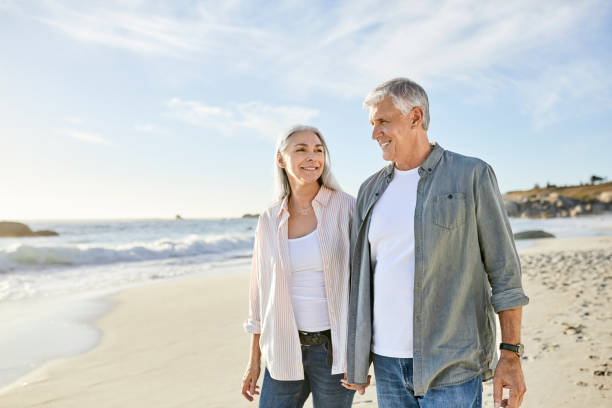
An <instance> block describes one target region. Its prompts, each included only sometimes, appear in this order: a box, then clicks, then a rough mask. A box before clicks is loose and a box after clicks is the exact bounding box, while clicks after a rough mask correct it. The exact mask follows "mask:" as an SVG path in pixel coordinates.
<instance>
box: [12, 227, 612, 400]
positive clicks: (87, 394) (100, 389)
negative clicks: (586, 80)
mask: <svg viewBox="0 0 612 408" xmlns="http://www.w3.org/2000/svg"><path fill="white" fill-rule="evenodd" d="M600 252H603V253H604V256H608V258H604V259H609V257H610V255H609V254H610V253H611V252H612V236H610V235H602V236H590V237H577V238H551V239H540V240H534V242H533V245H530V246H529V247H527V248H522V249H519V254H520V255H521V259H522V261H523V263H524V268H523V269H524V278H523V283H524V286H525V290H526V292H527V295H528V296H529V297H530V299H531V302H530V305H528V306H527V307H526V309H525V311H524V320H523V335H524V340H523V342H524V343H525V345H526V350H527V351H526V357H527V359H525V360H524V362H523V368H524V371H525V377H526V380H527V388H528V392H527V395H526V397H525V402H524V404H523V406H524V407H540V406H548V405H555V406H568V407H570V406H582V405H587V406H603V405H601V403H602V401H606V399H605V398H606V393H609V392H610V391H609V390H610V387H611V384H610V380H611V378H612V377H611V376H610V375H609V374H605V369H604V376H598V375H597V374H594V373H595V372H598V371H601V367H606V366H604V364H612V361H610V360H612V350H611V348H610V346H609V345H608V344H609V340H610V339H611V336H612V333H610V330H609V328H608V326H606V324H605V322H606V321H609V320H605V319H607V318H609V317H610V316H609V313H610V312H608V311H607V309H609V305H610V304H611V302H610V298H609V292H610V291H609V289H607V292H606V287H605V286H603V287H602V286H601V285H602V284H603V285H605V282H606V281H607V279H608V278H610V279H612V273H611V272H612V271H610V270H608V269H606V271H605V273H604V275H605V276H600V275H601V273H597V274H591V275H589V276H588V278H587V277H586V276H585V278H584V279H581V274H584V273H589V270H590V269H589V267H588V265H586V266H585V265H582V264H581V263H580V259H582V258H581V257H583V256H586V255H585V254H594V255H593V256H599V255H598V253H600ZM558 254H562V255H563V256H565V257H567V259H569V260H570V261H559V260H558V258H555V257H557V255H558ZM606 254H607V255H606ZM589 256H590V255H589ZM572 257H573V258H572ZM593 259H595V261H596V260H597V259H598V258H593ZM559 262H560V263H559ZM563 262H565V263H563ZM568 262H569V263H568ZM572 262H573V263H572ZM606 262H608V261H606ZM566 264H567V265H569V266H570V267H571V268H579V269H575V270H576V271H578V272H579V276H573V272H572V271H573V269H571V268H570V269H568V271H569V272H567V273H566V274H565V275H563V274H562V273H565V272H563V270H564V269H563V268H561V269H559V268H558V267H556V266H555V265H557V266H561V267H563V266H564V265H566ZM607 265H608V264H607V263H606V264H605V265H604V267H606V268H607ZM566 269H567V268H566ZM211 272H213V273H211ZM248 275H249V267H248V262H247V261H246V260H243V262H236V263H235V264H233V265H228V266H218V267H217V268H211V270H207V271H203V272H202V274H198V275H186V276H181V277H178V278H175V279H170V280H163V281H154V282H147V283H146V284H144V285H139V286H136V287H131V288H127V289H124V290H121V291H119V292H118V293H114V294H111V295H108V296H105V297H103V299H104V301H106V302H110V303H109V304H112V305H113V306H112V307H111V308H109V309H107V310H106V312H104V313H103V314H102V315H101V316H99V318H97V319H96V320H95V321H94V322H93V323H94V325H95V327H97V328H98V329H99V330H100V331H101V333H102V337H101V339H100V341H99V342H98V343H97V345H95V347H93V348H92V349H90V350H89V351H87V352H85V353H82V354H78V355H75V356H72V357H67V358H56V359H53V360H51V361H49V362H46V363H44V364H43V365H41V366H39V367H37V368H35V369H34V370H33V371H31V372H29V373H28V374H26V375H25V376H22V377H20V378H19V380H18V381H14V382H13V383H11V384H9V385H7V386H5V387H3V388H1V389H0V405H2V406H4V404H6V406H20V407H22V406H23V407H29V406H43V407H60V406H61V407H62V408H64V407H82V406H87V407H92V408H94V407H102V406H104V407H105V406H123V405H133V406H142V405H147V406H151V407H155V406H159V407H166V406H168V407H169V406H181V407H183V406H185V407H191V406H193V407H196V406H202V404H204V405H205V406H207V407H227V406H233V407H234V406H236V407H240V406H245V407H248V406H251V407H252V406H254V404H253V403H249V402H247V401H246V400H244V399H243V398H242V396H241V395H240V389H239V388H240V384H241V376H242V373H243V370H244V367H245V365H246V363H247V360H248V352H249V342H250V338H249V336H248V335H246V334H245V333H244V331H243V330H242V327H241V323H242V322H243V321H244V319H245V317H246V314H247V310H248V309H247V308H248V300H247V297H248ZM555 282H559V283H557V284H555ZM597 282H599V283H597ZM564 283H567V285H564ZM551 285H555V286H554V288H553V286H551ZM591 286H592V287H593V288H591ZM600 287H601V288H602V289H597V288H600ZM596 289H597V290H599V292H597V293H593V294H591V295H590V296H589V297H585V298H584V299H585V300H582V296H585V294H588V293H590V292H589V291H591V290H596ZM602 291H603V292H602ZM602 293H603V295H602ZM576 295H579V296H578V297H576ZM606 296H607V297H606ZM598 297H599V299H600V301H599V302H597V301H590V300H589V299H598ZM587 303H588V304H587ZM597 303H599V305H598V304H597ZM583 304H587V305H586V306H583ZM585 313H588V314H587V315H585ZM601 319H603V320H601ZM581 326H582V327H581ZM567 333H570V334H567ZM262 377H263V376H262ZM262 377H260V382H261V378H262ZM551 381H552V383H555V384H556V386H555V387H554V389H553V390H551V389H550V384H551ZM373 383H374V384H373V386H372V387H370V388H369V389H368V390H367V392H366V394H365V395H363V396H360V395H356V396H355V400H354V404H355V405H358V406H364V407H371V406H375V402H376V395H375V394H376V393H375V379H374V381H373ZM491 389H492V382H491V381H489V382H487V383H485V384H484V391H483V399H484V401H485V403H486V404H488V405H484V406H489V405H492V404H489V402H490V401H489V400H491ZM608 402H609V401H608ZM307 406H311V405H307Z"/></svg>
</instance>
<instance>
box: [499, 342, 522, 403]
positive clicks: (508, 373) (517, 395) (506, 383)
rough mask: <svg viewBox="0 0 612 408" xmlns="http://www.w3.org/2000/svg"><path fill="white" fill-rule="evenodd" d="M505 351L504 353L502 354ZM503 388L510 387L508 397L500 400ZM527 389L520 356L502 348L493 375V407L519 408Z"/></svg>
mask: <svg viewBox="0 0 612 408" xmlns="http://www.w3.org/2000/svg"><path fill="white" fill-rule="evenodd" d="M504 353H506V354H504ZM504 388H508V389H510V398H508V399H503V400H502V394H503V391H504ZM526 391H527V386H526V385H525V379H524V378H523V370H522V368H521V360H520V357H519V356H517V355H516V354H514V353H512V352H508V351H505V350H502V355H501V358H500V359H499V362H498V363H497V368H496V369H495V375H494V376H493V401H494V402H495V408H498V407H509V408H519V407H520V406H521V403H522V402H523V396H524V395H525V392H526Z"/></svg>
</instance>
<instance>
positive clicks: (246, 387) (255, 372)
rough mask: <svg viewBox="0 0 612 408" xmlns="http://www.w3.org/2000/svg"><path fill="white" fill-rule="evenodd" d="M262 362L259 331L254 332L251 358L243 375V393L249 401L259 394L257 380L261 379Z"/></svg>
mask: <svg viewBox="0 0 612 408" xmlns="http://www.w3.org/2000/svg"><path fill="white" fill-rule="evenodd" d="M260 364H261V350H260V349H259V333H256V334H253V337H252V339H251V358H250V359H249V365H248V366H247V368H246V370H245V373H244V376H243V377H242V395H243V396H244V398H246V399H247V400H249V401H253V396H255V395H256V394H259V391H257V389H258V388H259V386H258V385H257V380H258V379H259V373H260V370H261V369H260Z"/></svg>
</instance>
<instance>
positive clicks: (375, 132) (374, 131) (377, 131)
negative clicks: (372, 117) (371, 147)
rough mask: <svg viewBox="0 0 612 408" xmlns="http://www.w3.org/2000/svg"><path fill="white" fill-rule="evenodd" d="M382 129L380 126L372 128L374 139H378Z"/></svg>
mask: <svg viewBox="0 0 612 408" xmlns="http://www.w3.org/2000/svg"><path fill="white" fill-rule="evenodd" d="M379 133H380V130H379V128H378V126H374V128H372V139H374V140H376V138H377V137H378V136H379Z"/></svg>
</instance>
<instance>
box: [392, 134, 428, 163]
mask: <svg viewBox="0 0 612 408" xmlns="http://www.w3.org/2000/svg"><path fill="white" fill-rule="evenodd" d="M431 150H432V146H431V145H430V144H429V140H428V139H427V134H425V137H421V138H419V139H418V142H417V144H416V146H415V147H414V148H413V149H411V150H410V151H409V152H407V153H406V154H404V155H402V156H401V158H400V159H398V160H396V161H395V162H394V165H395V168H397V169H398V170H410V169H414V168H417V167H419V166H420V165H421V164H423V162H424V161H425V159H427V156H429V153H431Z"/></svg>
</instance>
